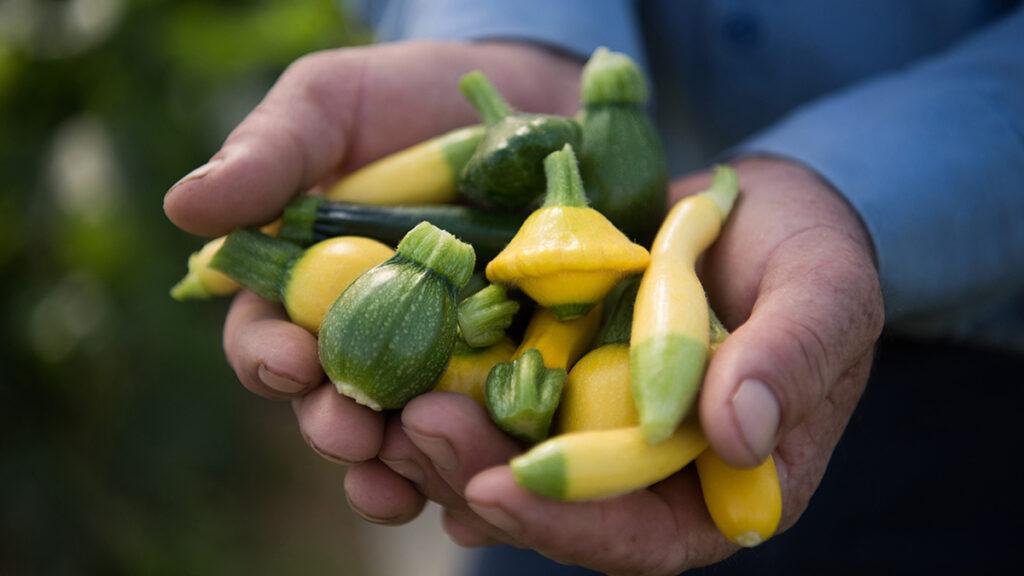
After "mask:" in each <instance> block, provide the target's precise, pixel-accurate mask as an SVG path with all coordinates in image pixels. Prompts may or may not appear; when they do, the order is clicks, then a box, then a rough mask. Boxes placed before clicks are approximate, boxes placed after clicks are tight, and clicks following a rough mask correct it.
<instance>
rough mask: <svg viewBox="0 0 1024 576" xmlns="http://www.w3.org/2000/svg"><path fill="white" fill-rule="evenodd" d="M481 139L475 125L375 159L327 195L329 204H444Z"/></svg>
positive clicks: (453, 194) (450, 198) (452, 195)
mask: <svg viewBox="0 0 1024 576" xmlns="http://www.w3.org/2000/svg"><path fill="white" fill-rule="evenodd" d="M483 136H484V127H483V126H481V125H475V126H466V127H464V128H457V129H455V130H452V131H450V132H446V133H444V134H441V135H440V136H435V137H434V138H431V139H429V140H424V141H423V142H420V143H419V144H415V145H413V146H411V147H409V148H406V149H404V150H399V151H397V152H394V153H392V154H389V155H387V156H384V157H383V158H380V159H378V160H376V161H374V162H371V163H370V164H367V165H366V166H363V167H362V168H360V169H358V170H356V171H355V172H352V173H351V174H349V175H347V176H345V177H344V178H342V179H341V180H339V181H338V182H337V183H336V184H334V185H333V186H331V187H330V188H328V189H327V191H326V192H325V193H324V197H325V198H327V199H329V200H336V201H342V202H353V203H357V204H375V205H378V206H384V205H389V206H390V205H398V204H444V203H448V202H452V201H454V200H455V198H456V185H457V183H458V180H459V175H460V174H461V173H462V169H463V168H464V167H465V165H466V162H468V161H469V158H470V157H471V155H472V153H473V151H474V150H476V147H477V146H478V145H479V144H480V141H481V140H482V139H483Z"/></svg>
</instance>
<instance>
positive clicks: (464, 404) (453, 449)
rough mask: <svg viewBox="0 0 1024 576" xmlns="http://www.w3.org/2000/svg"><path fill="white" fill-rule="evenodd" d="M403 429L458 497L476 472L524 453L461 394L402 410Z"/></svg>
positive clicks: (428, 397)
mask: <svg viewBox="0 0 1024 576" xmlns="http://www.w3.org/2000/svg"><path fill="white" fill-rule="evenodd" d="M402 426H403V428H405V432H406V434H407V435H408V437H409V438H410V439H411V440H412V442H413V444H415V445H416V447H417V448H419V449H420V451H422V452H423V453H424V454H425V455H426V456H427V457H428V458H429V459H430V461H431V463H432V464H433V467H434V468H435V469H436V470H437V471H438V473H439V474H440V475H441V477H442V478H444V480H445V482H447V483H448V485H449V486H451V488H452V490H454V491H455V492H456V493H458V494H462V491H463V489H464V488H465V486H466V483H467V482H469V480H470V478H472V477H473V476H475V475H476V473H477V472H480V471H481V470H484V469H487V468H490V467H492V466H497V465H498V464H504V463H506V462H508V461H509V459H510V458H512V457H513V456H515V455H516V454H518V453H519V452H521V451H522V447H521V446H520V445H519V444H517V443H516V442H515V441H513V440H512V439H511V438H509V437H508V436H507V435H506V434H504V433H503V432H501V431H500V430H498V428H497V427H495V426H494V424H493V423H492V422H491V420H490V418H489V417H488V416H487V412H486V411H485V410H484V409H483V408H482V407H481V406H480V405H479V404H477V403H476V402H474V401H473V400H472V399H470V398H469V397H467V396H464V395H462V394H455V393H451V392H446V393H432V394H425V395H423V396H419V397H417V398H416V399H414V400H413V401H412V402H410V403H409V404H408V405H406V407H405V409H404V410H403V411H402Z"/></svg>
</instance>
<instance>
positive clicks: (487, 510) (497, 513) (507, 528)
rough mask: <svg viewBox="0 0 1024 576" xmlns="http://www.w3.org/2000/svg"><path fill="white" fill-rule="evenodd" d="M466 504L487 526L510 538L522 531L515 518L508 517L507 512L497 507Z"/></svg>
mask: <svg viewBox="0 0 1024 576" xmlns="http://www.w3.org/2000/svg"><path fill="white" fill-rule="evenodd" d="M468 504H469V507H470V508H471V509H472V510H473V512H476V513H477V514H478V515H479V516H480V517H481V518H483V519H484V520H486V521H487V523H488V524H490V525H491V526H494V527H495V528H498V529H499V530H502V531H503V532H506V533H508V534H509V535H510V536H516V535H518V534H519V533H520V531H521V530H522V527H521V526H520V525H519V522H517V521H516V519H515V518H513V517H512V516H509V514H508V512H505V511H504V510H502V509H501V508H498V507H497V506H484V505H483V504H474V503H472V502H469V503H468Z"/></svg>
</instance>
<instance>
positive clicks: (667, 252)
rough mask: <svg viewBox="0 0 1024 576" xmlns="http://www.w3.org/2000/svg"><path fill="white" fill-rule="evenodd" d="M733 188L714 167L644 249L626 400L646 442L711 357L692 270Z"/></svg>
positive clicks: (664, 431) (673, 422)
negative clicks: (647, 255) (647, 252)
mask: <svg viewBox="0 0 1024 576" xmlns="http://www.w3.org/2000/svg"><path fill="white" fill-rule="evenodd" d="M738 193H739V188H738V181H737V179H736V174H735V172H734V171H733V170H731V169H730V168H727V167H718V168H716V172H715V179H714V182H713V183H712V185H711V187H710V188H709V189H708V190H706V191H704V192H701V193H700V194H695V195H693V196H688V197H686V198H684V199H683V200H681V201H679V202H678V203H677V204H676V205H675V206H674V207H673V208H672V210H671V211H670V212H669V214H668V216H666V218H665V221H664V222H663V223H662V225H661V228H660V229H659V230H658V235H657V237H656V238H655V240H654V244H653V245H652V246H651V263H650V266H649V267H648V268H647V271H646V272H645V273H644V276H643V280H642V281H641V282H640V291H639V293H638V294H637V299H636V308H635V312H634V315H633V328H632V334H631V337H630V371H631V374H632V383H633V400H634V402H636V408H637V412H638V413H639V414H640V426H641V428H642V429H643V431H644V436H645V437H646V438H647V441H648V442H650V443H652V444H657V443H658V442H661V441H663V440H665V439H666V438H668V437H669V435H671V434H672V431H673V430H675V428H676V426H678V425H679V423H680V422H681V421H682V420H683V419H685V418H686V416H687V414H688V413H689V412H690V409H691V408H692V407H693V404H694V401H695V400H696V398H697V394H698V392H699V390H700V386H701V383H702V382H703V378H704V369H705V368H706V366H707V361H708V356H709V354H710V334H709V333H710V322H711V320H710V315H709V312H708V305H707V296H706V295H705V293H704V287H703V286H702V285H701V283H700V279H699V278H698V277H697V274H696V271H695V264H696V261H697V258H698V257H699V256H700V254H701V253H702V252H703V251H704V250H705V249H706V248H707V247H708V246H710V245H711V244H712V243H713V242H714V241H715V239H716V238H717V237H718V234H719V232H720V231H721V228H722V225H723V223H724V221H725V219H726V218H727V217H728V215H729V213H730V211H731V210H732V206H733V204H734V202H735V200H736V197H737V195H738Z"/></svg>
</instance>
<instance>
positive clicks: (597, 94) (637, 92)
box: [580, 48, 668, 245]
mask: <svg viewBox="0 0 1024 576" xmlns="http://www.w3.org/2000/svg"><path fill="white" fill-rule="evenodd" d="M581 93H582V100H583V110H582V111H581V113H580V124H581V125H582V126H583V147H582V149H581V150H580V170H581V172H582V173H583V182H584V183H585V184H586V187H587V196H588V197H589V198H590V205H591V206H592V207H594V208H595V209H597V210H598V211H599V212H601V213H602V214H604V215H605V216H607V217H608V219H609V220H611V221H612V223H613V224H615V226H616V227H617V228H618V229H619V230H622V231H623V232H625V234H626V235H627V236H629V237H630V238H633V239H635V240H637V241H639V242H641V243H642V244H645V245H647V244H649V243H650V241H651V239H652V238H653V237H654V233H655V232H656V231H657V229H658V223H660V222H661V218H662V216H663V215H664V214H665V206H666V200H665V195H666V193H667V191H668V163H667V161H666V159H665V152H664V150H663V148H662V145H661V141H660V139H659V138H658V133H657V132H656V131H655V129H654V125H653V124H652V123H651V120H650V118H649V117H648V115H647V111H646V110H645V106H646V105H647V99H648V93H647V81H646V80H645V79H644V76H643V73H642V72H641V71H640V69H639V68H638V67H637V65H636V64H635V63H634V62H633V61H632V60H631V59H630V58H629V57H628V56H626V55H625V54H620V53H616V52H609V51H608V50H607V49H604V48H598V49H597V50H596V51H595V52H594V55H593V56H591V58H590V60H589V61H588V62H587V64H586V66H584V68H583V77H582V79H581Z"/></svg>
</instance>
